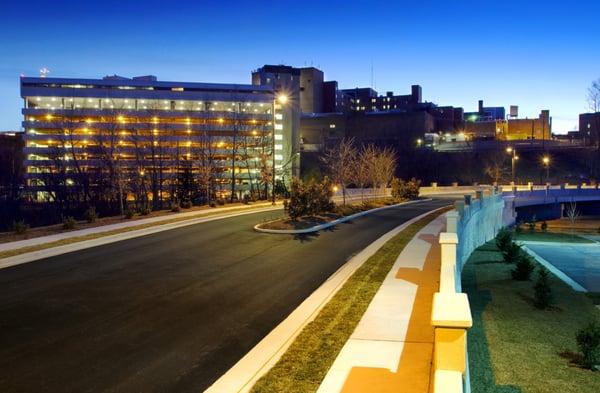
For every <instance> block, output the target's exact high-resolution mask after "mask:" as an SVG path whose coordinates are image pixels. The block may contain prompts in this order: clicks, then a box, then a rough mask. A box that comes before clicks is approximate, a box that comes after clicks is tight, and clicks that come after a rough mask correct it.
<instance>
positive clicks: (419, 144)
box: [417, 138, 423, 147]
mask: <svg viewBox="0 0 600 393" xmlns="http://www.w3.org/2000/svg"><path fill="white" fill-rule="evenodd" d="M422 143H423V139H421V138H419V139H417V146H419V147H421V144H422Z"/></svg>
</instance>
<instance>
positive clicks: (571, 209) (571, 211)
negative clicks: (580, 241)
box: [565, 202, 579, 234]
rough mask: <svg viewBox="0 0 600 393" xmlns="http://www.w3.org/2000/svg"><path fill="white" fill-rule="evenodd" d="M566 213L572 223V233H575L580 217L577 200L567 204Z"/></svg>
mask: <svg viewBox="0 0 600 393" xmlns="http://www.w3.org/2000/svg"><path fill="white" fill-rule="evenodd" d="M565 214H566V215H567V218H568V219H569V222H570V223H571V234H573V231H574V226H575V222H576V221H577V219H578V218H579V210H578V209H577V202H570V203H569V204H567V205H566V206H565Z"/></svg>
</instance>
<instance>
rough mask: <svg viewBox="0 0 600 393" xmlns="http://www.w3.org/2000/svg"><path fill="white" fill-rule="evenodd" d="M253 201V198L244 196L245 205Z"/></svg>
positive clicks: (247, 195)
mask: <svg viewBox="0 0 600 393" xmlns="http://www.w3.org/2000/svg"><path fill="white" fill-rule="evenodd" d="M250 201H251V197H250V195H249V194H244V197H243V198H242V202H243V203H244V205H247V204H249V203H250Z"/></svg>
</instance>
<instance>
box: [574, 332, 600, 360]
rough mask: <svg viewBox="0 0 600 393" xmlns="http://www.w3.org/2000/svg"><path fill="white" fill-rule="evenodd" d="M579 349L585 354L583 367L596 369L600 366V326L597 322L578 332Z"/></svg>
mask: <svg viewBox="0 0 600 393" xmlns="http://www.w3.org/2000/svg"><path fill="white" fill-rule="evenodd" d="M576 339H577V347H578V348H579V351H580V352H581V353H582V354H583V365H584V366H585V367H588V368H591V369H593V368H595V367H597V366H598V364H600V325H599V324H598V322H597V321H594V320H592V321H590V323H589V324H588V325H587V326H586V327H584V328H583V329H581V330H580V331H579V332H577V336H576Z"/></svg>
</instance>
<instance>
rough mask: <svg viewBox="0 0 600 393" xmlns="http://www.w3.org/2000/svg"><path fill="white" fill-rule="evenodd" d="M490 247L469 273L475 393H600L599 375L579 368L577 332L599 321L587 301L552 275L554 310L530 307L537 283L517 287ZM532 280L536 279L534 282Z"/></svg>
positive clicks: (479, 252) (479, 255)
mask: <svg viewBox="0 0 600 393" xmlns="http://www.w3.org/2000/svg"><path fill="white" fill-rule="evenodd" d="M501 260H502V257H501V255H500V253H499V252H498V250H497V248H496V247H495V245H494V244H493V242H490V243H488V244H486V245H484V246H482V247H480V248H479V249H478V250H476V251H475V252H474V253H473V255H472V256H471V258H470V259H469V261H468V262H467V264H466V265H465V267H464V270H463V274H462V282H463V290H464V291H465V292H466V293H467V294H468V295H469V300H470V304H471V311H472V314H473V327H472V328H471V329H470V330H469V333H468V350H469V364H470V373H471V387H472V391H473V392H478V393H487V392H502V393H517V392H527V393H537V392H540V393H541V392H548V393H550V392H560V393H586V392H589V393H596V392H599V391H600V373H597V372H596V373H594V372H592V371H589V370H585V369H583V368H581V367H579V366H578V364H577V363H576V359H577V358H578V354H577V353H576V352H577V345H576V342H575V334H576V332H577V331H578V330H579V329H580V328H581V327H583V326H584V325H585V324H586V323H587V322H588V320H589V319H590V318H592V317H596V318H597V317H598V316H599V315H600V312H599V311H598V309H596V308H595V307H594V305H593V303H592V301H591V299H590V298H588V297H587V296H586V295H584V294H581V293H577V292H575V291H573V290H572V289H571V288H570V287H568V286H567V285H565V284H564V283H563V282H562V281H560V280H558V279H557V278H555V277H554V276H551V285H552V288H553V293H554V297H555V304H554V307H553V308H552V309H550V310H548V311H541V310H538V309H536V308H535V307H534V306H533V282H529V281H528V282H520V281H513V280H512V279H511V278H510V270H511V269H512V267H511V266H510V265H506V264H504V263H502V262H500V261H501ZM536 276H537V273H534V276H533V277H536Z"/></svg>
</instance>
